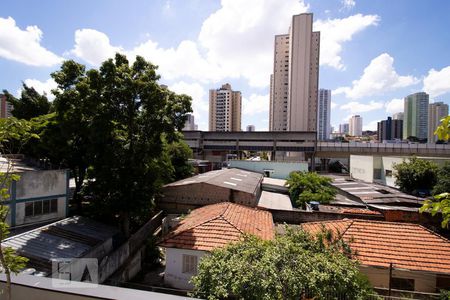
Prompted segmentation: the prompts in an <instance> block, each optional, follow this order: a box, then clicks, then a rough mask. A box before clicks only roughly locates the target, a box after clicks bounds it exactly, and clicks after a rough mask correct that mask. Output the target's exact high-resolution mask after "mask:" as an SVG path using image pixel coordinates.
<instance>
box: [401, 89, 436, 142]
mask: <svg viewBox="0 0 450 300" xmlns="http://www.w3.org/2000/svg"><path fill="white" fill-rule="evenodd" d="M429 99H430V98H429V95H428V94H427V93H424V92H420V93H415V94H411V95H408V96H406V97H405V102H404V105H405V107H404V111H403V112H404V115H403V138H404V139H407V138H408V137H411V136H412V137H416V138H418V139H426V138H427V136H428V103H429Z"/></svg>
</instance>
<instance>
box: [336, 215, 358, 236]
mask: <svg viewBox="0 0 450 300" xmlns="http://www.w3.org/2000/svg"><path fill="white" fill-rule="evenodd" d="M348 220H349V221H350V224H348V226H347V228H345V230H344V232H343V233H342V234H341V236H340V238H341V239H342V238H343V237H344V235H345V233H346V232H347V231H348V229H349V228H350V227H351V226H352V225H353V223H354V222H355V220H353V219H348ZM338 232H339V230H338Z"/></svg>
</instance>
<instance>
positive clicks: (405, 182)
mask: <svg viewBox="0 0 450 300" xmlns="http://www.w3.org/2000/svg"><path fill="white" fill-rule="evenodd" d="M393 168H394V170H395V173H394V176H395V184H396V185H397V186H398V187H399V188H400V190H401V191H402V192H405V193H409V194H418V192H419V191H420V190H425V191H431V190H432V189H433V186H434V185H435V184H436V181H437V171H438V166H437V165H436V164H435V163H434V162H431V161H428V160H424V159H419V158H417V157H415V156H413V157H411V158H410V159H409V161H407V160H404V161H403V162H402V163H399V164H394V167H393Z"/></svg>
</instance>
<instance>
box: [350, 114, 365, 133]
mask: <svg viewBox="0 0 450 300" xmlns="http://www.w3.org/2000/svg"><path fill="white" fill-rule="evenodd" d="M348 129H349V134H350V135H352V136H362V118H361V116H360V115H355V116H352V117H351V118H350V120H348Z"/></svg>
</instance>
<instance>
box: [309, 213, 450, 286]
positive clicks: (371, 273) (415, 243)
mask: <svg viewBox="0 0 450 300" xmlns="http://www.w3.org/2000/svg"><path fill="white" fill-rule="evenodd" d="M301 227H302V228H303V229H304V230H306V231H308V232H310V233H312V234H315V233H318V232H321V231H322V230H323V228H325V229H327V230H330V231H331V232H332V233H333V236H334V237H337V238H338V239H341V240H343V241H344V242H345V243H347V244H348V245H349V246H350V248H351V250H352V253H353V254H352V256H353V257H354V258H355V259H356V260H357V261H358V262H359V264H360V270H361V272H362V273H364V274H365V275H366V276H367V277H368V279H369V281H370V283H371V285H372V286H373V287H374V288H375V289H376V288H382V289H388V288H392V289H395V290H408V291H416V292H428V293H435V292H438V291H439V290H440V289H448V288H449V287H450V258H449V257H450V241H449V240H447V239H446V238H444V237H442V236H440V235H438V234H436V233H435V232H433V231H431V230H429V229H427V228H425V227H423V226H421V225H418V224H411V223H394V222H384V221H374V220H361V219H344V220H336V221H324V222H312V223H304V224H302V225H301Z"/></svg>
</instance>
